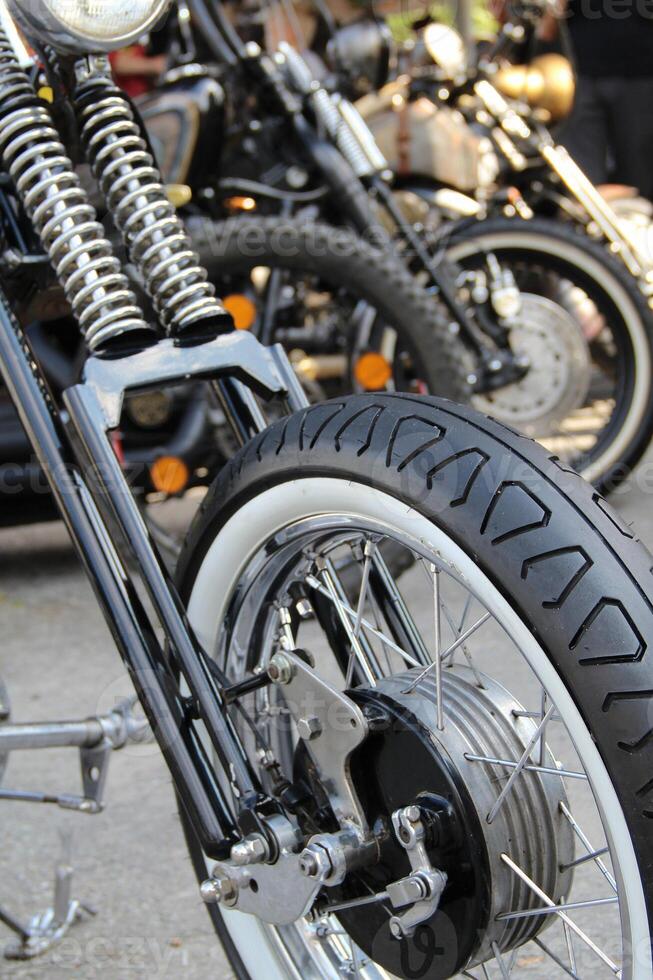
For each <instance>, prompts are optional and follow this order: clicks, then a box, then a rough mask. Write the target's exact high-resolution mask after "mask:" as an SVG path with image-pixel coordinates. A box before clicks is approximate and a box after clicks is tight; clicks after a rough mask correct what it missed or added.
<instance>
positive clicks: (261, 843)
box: [231, 834, 270, 866]
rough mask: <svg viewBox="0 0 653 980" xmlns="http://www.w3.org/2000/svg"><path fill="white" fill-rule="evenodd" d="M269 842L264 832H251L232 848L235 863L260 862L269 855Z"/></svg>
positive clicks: (232, 858) (232, 857)
mask: <svg viewBox="0 0 653 980" xmlns="http://www.w3.org/2000/svg"><path fill="white" fill-rule="evenodd" d="M269 853H270V851H269V848H268V843H267V841H266V839H265V837H264V836H263V835H262V834H249V836H248V837H245V838H244V840H241V841H239V842H238V843H237V844H234V846H233V847H232V848H231V860H232V861H233V862H234V864H238V865H241V866H242V865H246V864H260V863H261V862H262V861H266V860H267V858H268V857H269Z"/></svg>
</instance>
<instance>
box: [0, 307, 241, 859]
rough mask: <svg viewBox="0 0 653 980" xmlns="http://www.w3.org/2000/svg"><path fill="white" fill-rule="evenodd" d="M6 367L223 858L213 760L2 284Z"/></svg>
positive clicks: (145, 697)
mask: <svg viewBox="0 0 653 980" xmlns="http://www.w3.org/2000/svg"><path fill="white" fill-rule="evenodd" d="M0 372H1V373H2V376H3V379H4V382H5V384H6V386H7V389H8V390H9V393H10V394H11V397H12V399H13V401H14V405H15V406H16V410H17V411H18V414H19V416H20V419H21V422H22V424H23V427H24V429H25V431H26V433H27V435H28V437H29V439H30V442H31V443H32V446H33V447H34V451H35V453H36V455H37V457H38V460H39V463H40V465H41V467H42V469H43V472H44V473H45V474H46V477H47V479H48V482H49V484H50V487H51V490H52V494H53V496H54V498H55V500H56V502H57V504H58V507H59V511H60V513H61V516H62V518H63V520H64V521H65V523H66V526H67V528H68V531H69V533H70V536H71V538H72V541H73V544H74V545H75V547H76V549H77V552H78V554H79V555H80V558H81V559H82V562H83V564H84V566H85V569H86V572H87V575H88V577H89V580H90V582H91V584H92V586H93V588H94V591H95V594H96V596H97V598H98V602H99V604H100V606H101V608H102V611H103V613H104V617H105V619H106V622H107V625H108V626H109V629H110V631H111V634H112V636H113V638H114V640H115V642H116V645H117V647H118V649H119V651H120V654H121V656H122V659H123V661H124V663H125V665H126V667H127V669H128V671H129V674H130V677H131V679H132V682H133V684H134V687H135V689H136V691H137V693H138V696H139V698H140V701H141V704H142V705H143V708H144V710H145V712H146V714H147V717H148V720H149V722H150V724H151V726H152V730H153V732H154V735H155V737H156V739H157V741H158V743H159V747H160V748H161V751H162V753H163V755H164V757H165V759H166V762H167V764H168V767H169V768H170V771H171V773H172V777H173V779H174V782H175V784H176V786H177V788H178V791H179V794H180V796H181V797H182V798H183V800H184V804H185V806H186V807H187V810H188V814H189V816H190V818H191V820H192V821H193V824H194V826H195V827H196V830H197V833H198V836H199V837H200V839H201V841H202V846H203V848H204V849H205V851H206V853H207V854H209V855H210V856H214V857H216V858H219V857H224V856H225V855H226V854H227V853H228V851H229V848H230V845H231V843H233V842H234V841H235V840H237V839H238V838H239V837H240V834H239V833H238V832H237V831H236V829H235V826H234V823H233V820H232V817H231V815H230V813H229V809H228V807H227V805H226V802H225V800H224V796H223V794H222V792H221V790H220V788H219V786H218V784H217V783H216V781H215V777H214V775H213V772H212V768H211V765H210V761H209V760H208V759H207V758H206V756H205V753H204V752H203V749H202V746H201V744H200V743H199V739H198V737H197V735H196V733H195V732H194V731H193V730H192V728H191V726H189V725H188V722H187V718H186V715H185V708H184V705H183V703H182V701H181V699H180V696H179V692H178V691H177V689H176V688H175V686H174V685H173V684H172V683H171V678H170V675H169V673H168V672H167V668H166V661H165V657H164V653H163V651H162V649H161V646H160V644H159V642H158V640H157V638H156V635H155V634H154V632H153V630H152V627H151V624H150V622H149V619H148V617H147V615H146V613H145V610H144V608H143V605H142V603H141V602H140V599H139V598H138V596H137V594H136V592H135V590H134V588H133V586H132V584H131V582H130V581H129V579H128V578H127V576H126V574H125V572H124V568H123V566H122V564H121V562H120V559H119V558H118V555H117V554H116V552H115V550H114V549H113V546H112V544H111V541H110V539H109V537H108V534H107V531H106V527H105V525H104V524H103V522H102V519H101V517H100V515H99V513H98V511H97V508H96V507H95V504H94V503H93V500H92V498H91V497H90V494H89V492H88V490H87V488H86V486H85V484H84V483H83V481H82V480H81V479H80V477H79V476H78V474H77V473H76V472H75V469H74V466H73V464H72V461H71V457H70V453H69V451H68V449H67V448H66V439H65V436H64V435H62V433H61V430H60V425H59V423H58V420H57V417H56V411H55V409H54V407H53V406H52V405H51V403H50V401H49V396H48V393H47V390H46V388H45V385H44V382H43V379H42V378H41V377H40V375H39V373H38V369H37V368H36V366H35V364H34V361H33V358H32V357H31V355H30V352H29V350H28V348H27V347H26V345H25V341H24V338H22V335H21V331H20V327H19V326H18V324H17V323H16V321H15V320H14V317H13V316H12V314H11V311H10V308H9V305H8V303H7V299H6V296H5V295H4V292H2V290H0Z"/></svg>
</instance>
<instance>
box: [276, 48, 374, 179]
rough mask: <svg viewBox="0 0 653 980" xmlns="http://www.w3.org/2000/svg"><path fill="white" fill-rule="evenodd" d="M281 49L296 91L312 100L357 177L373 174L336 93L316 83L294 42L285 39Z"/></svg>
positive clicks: (327, 130) (289, 78)
mask: <svg viewBox="0 0 653 980" xmlns="http://www.w3.org/2000/svg"><path fill="white" fill-rule="evenodd" d="M279 51H280V52H281V54H282V55H283V58H284V63H285V69H286V75H287V78H288V81H289V82H290V85H291V86H292V87H293V88H294V90H295V91H296V92H298V93H299V94H300V95H303V96H305V97H307V98H308V99H310V102H311V105H312V107H313V111H314V113H315V116H316V118H317V120H318V122H319V123H320V125H321V126H323V127H324V129H325V131H326V132H327V133H328V135H329V136H330V138H331V139H332V140H333V142H334V143H335V144H336V146H337V147H338V149H339V150H340V152H341V153H342V155H343V156H344V158H345V160H346V161H347V163H348V164H349V166H350V167H351V168H352V170H353V171H354V173H355V174H356V176H357V177H368V176H370V175H371V174H372V173H373V169H372V167H371V166H370V161H369V160H368V158H367V156H366V154H365V152H364V150H363V149H362V147H361V145H360V143H359V141H358V139H357V137H356V134H355V133H354V132H353V131H352V129H351V127H350V126H349V124H348V122H347V120H346V119H345V118H344V117H343V115H342V113H341V112H340V110H339V108H338V105H337V103H336V101H335V99H334V97H333V96H332V95H330V94H329V92H327V90H326V89H325V88H323V87H322V86H321V85H317V84H316V80H315V76H314V75H313V72H312V71H311V68H310V67H309V65H308V64H307V62H306V61H305V60H304V58H302V56H301V54H300V53H299V52H298V51H296V50H295V49H294V48H293V47H291V45H290V44H288V43H287V42H285V41H282V42H281V43H280V45H279Z"/></svg>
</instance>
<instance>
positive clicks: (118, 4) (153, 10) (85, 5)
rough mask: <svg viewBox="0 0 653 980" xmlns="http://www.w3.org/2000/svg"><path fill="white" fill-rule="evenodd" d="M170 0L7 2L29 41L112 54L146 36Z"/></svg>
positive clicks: (11, 0) (70, 50)
mask: <svg viewBox="0 0 653 980" xmlns="http://www.w3.org/2000/svg"><path fill="white" fill-rule="evenodd" d="M169 5H170V0H9V8H10V11H11V14H12V16H13V17H14V18H15V19H16V21H17V22H18V23H19V24H20V26H21V27H22V28H23V30H24V31H25V34H26V35H27V36H28V38H30V39H31V40H37V41H45V42H47V43H48V44H51V45H52V46H53V47H54V48H56V50H58V51H64V52H70V53H72V54H87V53H93V52H98V51H113V50H114V49H116V48H121V47H124V46H125V45H127V44H131V43H132V42H133V41H135V40H136V39H137V38H139V37H140V36H141V35H142V34H145V33H146V32H147V31H148V30H149V29H150V28H151V27H153V26H154V25H155V24H156V22H157V21H158V20H159V18H160V17H161V15H162V14H163V13H164V12H165V10H166V9H167V8H168V7H169Z"/></svg>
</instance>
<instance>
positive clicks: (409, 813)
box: [404, 803, 422, 823]
mask: <svg viewBox="0 0 653 980" xmlns="http://www.w3.org/2000/svg"><path fill="white" fill-rule="evenodd" d="M404 816H405V818H406V820H408V821H409V822H410V823H418V822H419V821H420V820H421V818H422V812H421V810H420V808H419V807H418V806H416V805H415V804H414V803H413V804H412V805H411V806H407V807H406V809H405V810H404Z"/></svg>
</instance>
